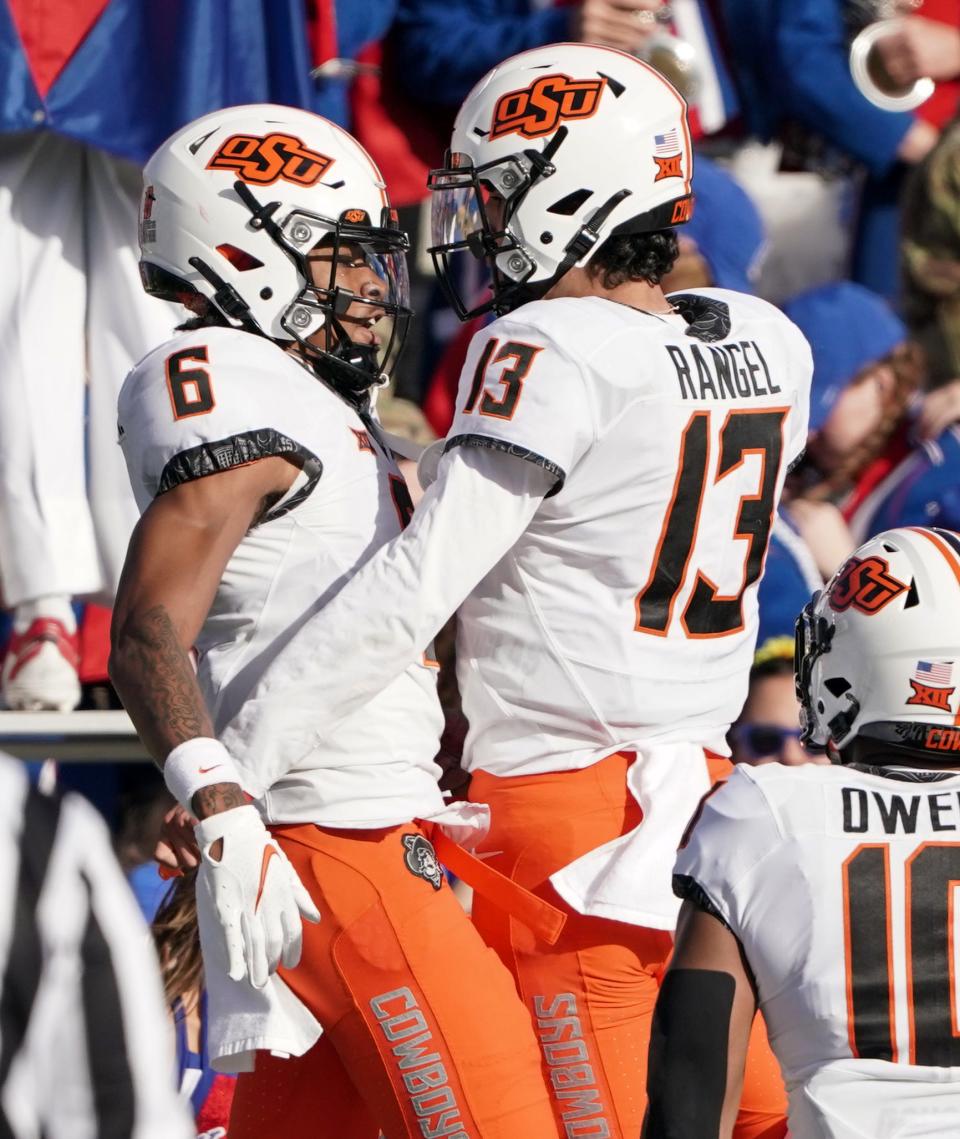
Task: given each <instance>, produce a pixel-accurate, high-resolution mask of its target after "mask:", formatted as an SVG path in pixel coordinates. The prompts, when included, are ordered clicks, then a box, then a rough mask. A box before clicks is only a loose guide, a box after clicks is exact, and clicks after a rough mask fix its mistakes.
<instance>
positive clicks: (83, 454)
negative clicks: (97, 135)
mask: <svg viewBox="0 0 960 1139" xmlns="http://www.w3.org/2000/svg"><path fill="white" fill-rule="evenodd" d="M139 196H140V172H139V170H138V169H137V167H135V166H133V165H132V164H130V163H126V162H122V161H120V160H119V159H116V158H112V157H110V156H109V155H107V154H104V153H102V152H100V151H97V150H95V149H93V148H91V147H88V146H83V145H81V144H79V143H76V142H74V141H72V140H70V139H67V138H63V137H61V136H58V135H55V134H52V133H49V132H40V133H37V134H32V133H31V134H9V135H0V265H2V266H3V272H2V274H0V590H2V594H3V597H4V600H5V602H6V604H7V605H8V606H11V607H12V606H15V605H18V604H20V603H21V602H23V601H27V600H30V599H32V598H36V597H41V596H44V595H47V594H67V595H71V596H87V597H94V598H97V599H100V600H103V601H106V602H108V603H109V601H110V600H111V599H112V597H113V595H114V592H115V589H116V584H117V581H118V579H119V575H120V568H121V566H122V564H123V558H124V555H125V553H126V547H127V541H128V539H129V536H130V531H131V530H132V528H133V526H134V523H135V522H136V520H137V517H138V514H137V509H136V506H135V504H134V501H133V496H132V494H131V491H130V487H129V482H128V479H127V474H126V469H125V466H124V462H123V456H122V454H121V452H120V448H119V446H118V445H117V426H116V424H117V411H116V407H117V393H118V391H119V389H120V385H121V384H122V383H123V380H124V377H125V376H126V374H127V372H128V371H129V370H130V368H131V367H132V365H133V364H134V363H135V362H136V361H137V360H138V359H139V358H140V357H141V356H143V355H144V354H145V353H146V351H147V350H148V349H149V348H152V347H154V346H155V345H156V344H158V343H160V342H161V341H162V340H165V339H167V338H168V337H169V336H170V334H171V332H172V330H173V327H174V325H175V323H176V322H177V320H178V319H180V317H179V316H178V309H177V308H176V307H175V306H173V305H169V304H167V303H165V302H163V301H158V300H155V299H154V298H152V297H148V296H147V295H146V294H145V293H144V292H143V290H142V288H141V286H140V277H139V272H138V267H137V261H138V251H137V210H138V202H139ZM87 400H88V407H87V408H86V409H85V403H86V402H87Z"/></svg>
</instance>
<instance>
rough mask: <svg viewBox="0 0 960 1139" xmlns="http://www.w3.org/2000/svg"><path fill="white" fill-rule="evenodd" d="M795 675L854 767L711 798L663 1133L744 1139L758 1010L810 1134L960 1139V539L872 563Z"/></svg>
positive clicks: (771, 780)
mask: <svg viewBox="0 0 960 1139" xmlns="http://www.w3.org/2000/svg"><path fill="white" fill-rule="evenodd" d="M796 678H797V689H798V695H799V698H800V700H801V704H802V707H803V723H804V735H805V739H806V740H807V741H810V742H812V743H815V744H818V745H820V746H824V745H825V746H826V748H827V750H828V753H829V754H830V756H831V758H832V759H833V761H834V764H835V765H836V766H829V767H823V766H817V765H811V764H807V765H803V766H799V767H797V766H794V767H785V766H782V765H779V764H768V765H765V766H762V767H747V766H740V767H738V768H737V770H736V771H735V773H734V774H733V775H732V776H731V778H730V779H729V781H728V782H727V783H726V785H725V786H723V787H722V788H720V789H718V790H717V792H716V794H711V795H710V796H709V798H707V799H706V800H705V801H704V803H703V806H702V810H701V812H700V815H699V819H698V821H697V822H696V823H695V825H693V827H692V828H691V830H690V832H689V835H688V838H687V841H686V842H685V845H684V846H683V847H682V848H681V850H680V853H679V855H678V857H677V862H676V871H675V873H676V877H675V879H674V888H675V889H676V890H677V892H678V894H680V895H681V896H683V897H684V898H685V899H686V901H685V902H684V905H683V910H682V912H681V917H680V930H679V933H678V938H677V947H676V952H675V955H674V958H673V961H672V963H671V966H670V970H669V972H668V973H667V976H666V979H665V981H664V984H663V989H662V991H661V995H660V1001H659V1003H658V1005H657V1013H656V1016H655V1019H654V1033H653V1043H652V1046H651V1056H650V1066H649V1091H650V1114H649V1119H648V1124H647V1129H646V1132H645V1134H646V1136H647V1137H648V1139H655V1137H663V1136H676V1137H681V1139H715V1137H716V1136H725V1135H729V1133H730V1121H731V1118H732V1117H731V1111H732V1107H733V1105H734V1104H735V1102H736V1097H737V1088H738V1085H739V1081H740V1079H741V1076H742V1071H743V1049H744V1046H745V1043H746V1036H747V1031H748V1027H749V1024H750V1022H751V1019H752V1018H753V1015H754V1010H755V1008H756V1007H757V1005H759V1007H760V1009H761V1011H762V1013H763V1016H764V1019H765V1021H766V1024H767V1030H768V1032H769V1035H770V1042H771V1044H772V1045H773V1049H774V1052H775V1053H776V1056H777V1058H778V1060H779V1061H780V1065H781V1067H782V1069H783V1074H784V1077H785V1080H786V1083H787V1089H788V1092H789V1096H790V1134H791V1136H794V1137H795V1139H855V1137H856V1139H860V1137H865V1136H871V1137H879V1136H884V1137H886V1136H890V1137H891V1139H892V1137H894V1136H903V1137H906V1136H911V1137H915V1139H920V1137H929V1139H933V1137H934V1136H937V1137H944V1136H947V1135H957V1134H960V1029H958V1019H957V1007H958V992H957V979H958V977H960V969H958V965H960V961H958V958H957V945H958V941H957V936H956V935H957V929H956V925H955V920H956V919H955V912H956V906H955V902H956V894H957V890H958V886H960V728H958V726H957V725H958V724H960V699H958V697H957V689H958V683H957V682H958V680H960V535H957V534H955V533H953V532H952V531H948V530H932V529H922V528H916V529H913V528H904V529H898V530H888V531H886V532H884V533H882V534H879V535H877V536H876V537H875V538H872V539H870V541H868V542H867V543H865V544H864V545H863V546H861V547H860V548H859V549H858V550H856V551H855V553H854V554H853V555H852V556H851V557H850V558H849V559H848V561H846V562H845V563H844V565H843V566H842V567H841V568H840V569H839V570H838V571H837V573H836V575H835V576H834V577H833V579H832V580H831V581H830V582H829V583H828V584H827V586H826V587H825V588H824V590H823V592H822V593H819V594H816V595H815V596H814V599H813V601H811V602H810V603H809V604H808V605H807V607H806V608H805V609H804V611H803V613H802V614H801V617H800V620H799V621H798V624H797V650H796ZM691 1088H693V1089H695V1091H696V1093H697V1094H695V1095H691V1094H690V1089H691Z"/></svg>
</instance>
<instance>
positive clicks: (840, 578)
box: [830, 556, 907, 614]
mask: <svg viewBox="0 0 960 1139" xmlns="http://www.w3.org/2000/svg"><path fill="white" fill-rule="evenodd" d="M906 588H907V587H906V585H904V583H903V582H902V581H899V580H898V579H897V578H895V577H894V576H893V575H892V574H891V573H890V566H889V564H888V563H887V561H886V559H885V558H878V557H875V556H874V557H869V558H850V559H849V560H848V561H847V562H846V563H845V565H844V566H843V567H842V568H841V570H840V572H839V573H838V574H837V576H836V578H835V579H834V582H833V585H832V586H831V587H830V607H831V608H832V609H835V610H836V611H837V612H838V613H842V612H844V610H846V609H850V608H853V609H856V610H858V611H859V612H861V613H866V614H873V613H879V612H880V610H881V609H882V608H883V607H884V606H885V605H888V604H889V603H890V602H891V601H892V600H893V599H894V598H895V597H899V595H900V594H901V593H903V591H904V590H905V589H906Z"/></svg>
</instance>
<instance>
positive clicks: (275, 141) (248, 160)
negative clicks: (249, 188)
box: [207, 134, 334, 186]
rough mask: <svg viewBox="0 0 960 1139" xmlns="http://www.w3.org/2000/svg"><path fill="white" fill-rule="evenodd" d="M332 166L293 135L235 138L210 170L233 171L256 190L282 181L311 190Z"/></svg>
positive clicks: (223, 146)
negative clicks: (310, 187)
mask: <svg viewBox="0 0 960 1139" xmlns="http://www.w3.org/2000/svg"><path fill="white" fill-rule="evenodd" d="M333 163H334V160H333V159H332V158H329V157H328V156H327V155H326V154H320V153H319V152H318V151H316V150H311V149H310V148H309V147H308V146H306V145H305V144H304V143H303V141H302V140H301V139H299V138H295V137H294V136H293V135H290V134H268V135H252V134H234V135H231V136H230V137H229V138H228V139H227V140H226V141H225V142H223V143H222V144H221V146H220V149H219V150H218V151H217V153H216V154H215V155H214V156H213V158H211V159H210V161H209V162H208V163H207V169H208V170H233V171H234V172H235V173H236V175H237V177H238V178H239V179H240V180H241V181H242V182H253V183H254V184H255V185H257V186H270V185H272V184H273V183H274V182H276V181H277V180H278V179H279V178H283V179H284V181H286V182H293V183H295V184H296V185H298V186H312V185H313V184H314V183H315V182H317V181H318V180H319V179H320V178H321V177H322V176H323V175H324V174H325V173H326V172H327V171H328V170H329V169H330V167H331V166H332V165H333Z"/></svg>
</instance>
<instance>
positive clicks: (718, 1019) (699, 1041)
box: [643, 969, 736, 1139]
mask: <svg viewBox="0 0 960 1139" xmlns="http://www.w3.org/2000/svg"><path fill="white" fill-rule="evenodd" d="M735 991H736V982H735V981H734V979H733V977H731V976H730V974H729V973H718V972H715V971H713V970H706V969H671V970H670V971H669V972H668V973H667V975H666V978H665V979H664V982H663V987H662V988H661V989H660V996H659V997H658V998H657V1007H656V1010H655V1011H654V1014H653V1029H652V1031H651V1034H650V1061H649V1067H648V1070H647V1097H648V1100H649V1105H648V1107H647V1116H646V1119H645V1120H644V1125H643V1139H717V1135H718V1134H719V1130H720V1117H721V1113H722V1111H723V1101H724V1096H725V1095H726V1088H727V1043H728V1040H729V1036H730V1015H731V1011H732V1009H733V997H734V993H735Z"/></svg>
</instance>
